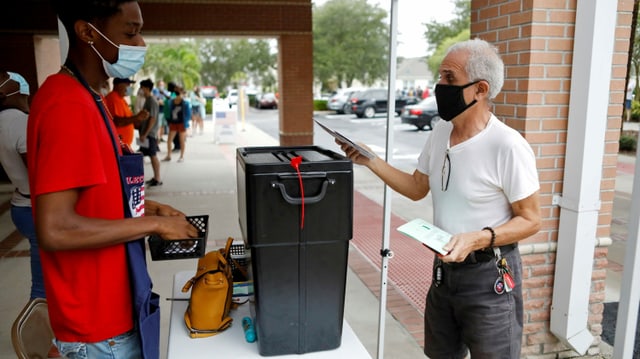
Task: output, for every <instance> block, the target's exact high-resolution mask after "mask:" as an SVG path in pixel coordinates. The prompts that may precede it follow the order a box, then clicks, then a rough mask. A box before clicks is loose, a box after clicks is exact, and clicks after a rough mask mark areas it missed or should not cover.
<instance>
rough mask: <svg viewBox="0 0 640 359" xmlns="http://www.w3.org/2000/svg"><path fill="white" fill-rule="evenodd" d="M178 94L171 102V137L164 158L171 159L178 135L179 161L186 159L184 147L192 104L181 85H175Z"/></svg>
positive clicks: (165, 159)
mask: <svg viewBox="0 0 640 359" xmlns="http://www.w3.org/2000/svg"><path fill="white" fill-rule="evenodd" d="M175 93H176V96H175V97H174V98H173V99H172V100H171V101H170V102H169V114H170V117H169V118H168V119H167V122H168V123H169V138H168V140H167V156H166V157H165V158H163V159H162V160H163V161H165V162H168V161H171V144H172V143H173V140H174V138H175V137H176V135H177V136H178V140H179V144H180V158H178V162H183V161H184V147H185V142H186V139H187V129H188V128H189V122H190V118H191V105H190V104H189V102H188V101H187V100H186V99H185V96H186V93H185V91H184V89H183V88H182V87H180V86H176V87H175Z"/></svg>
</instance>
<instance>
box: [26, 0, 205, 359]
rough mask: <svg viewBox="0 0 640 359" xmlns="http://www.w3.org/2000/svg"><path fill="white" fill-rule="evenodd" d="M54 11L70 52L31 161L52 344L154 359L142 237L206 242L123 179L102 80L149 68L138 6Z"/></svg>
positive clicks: (72, 4)
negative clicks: (103, 98)
mask: <svg viewBox="0 0 640 359" xmlns="http://www.w3.org/2000/svg"><path fill="white" fill-rule="evenodd" d="M53 5H54V8H55V9H56V11H57V14H58V16H59V18H60V19H61V21H62V23H63V24H64V26H65V29H66V31H67V33H68V34H69V54H68V58H67V61H66V62H65V65H64V66H63V67H62V69H61V70H60V72H58V73H57V74H54V75H52V76H50V77H49V78H48V79H47V80H46V81H45V82H44V83H43V85H42V87H41V88H40V89H39V91H38V93H37V94H36V95H35V97H34V99H33V102H32V106H31V113H30V118H29V123H28V130H27V148H28V151H27V154H28V163H29V166H28V169H29V182H30V189H31V201H32V206H33V213H34V218H35V224H36V231H37V236H38V241H39V244H40V254H41V260H42V267H43V272H44V282H45V290H46V294H47V301H48V305H49V317H50V321H51V326H52V328H53V331H54V334H55V337H56V341H55V343H56V345H57V346H58V349H59V350H60V352H61V353H62V354H63V355H64V356H66V357H68V358H76V357H81V358H85V357H88V358H100V359H101V358H139V357H142V358H154V359H155V358H157V357H158V356H159V344H158V343H159V312H160V311H159V308H158V302H157V301H158V297H157V295H156V294H155V293H152V292H151V280H150V278H149V274H148V272H147V270H146V263H145V258H144V242H143V240H142V239H141V238H143V237H144V236H147V235H149V234H152V233H155V234H158V235H160V236H161V237H163V238H165V239H167V240H171V239H181V238H194V237H196V236H197V235H198V234H197V230H196V228H194V227H193V226H192V225H191V224H190V223H189V222H188V221H187V220H186V218H185V216H184V214H183V213H181V212H180V211H178V210H176V209H174V208H172V207H170V206H167V205H163V204H160V203H157V202H153V201H149V200H147V201H146V203H145V201H144V188H143V187H142V185H141V183H144V174H143V173H142V175H140V173H139V172H138V173H137V174H136V175H128V174H127V172H128V170H125V169H124V166H123V165H122V164H123V163H124V162H127V161H125V158H126V157H127V156H125V153H123V151H122V147H121V146H120V145H119V143H118V142H117V135H115V136H114V134H115V126H114V125H113V123H112V119H111V118H110V116H108V114H107V111H106V110H105V109H104V104H103V103H102V97H101V96H100V92H99V90H100V86H101V84H102V83H104V81H105V80H107V79H108V78H109V77H129V76H132V75H133V73H135V72H136V71H138V69H139V68H140V67H141V66H142V63H143V62H144V52H145V49H146V48H145V43H144V40H143V38H142V36H141V34H140V31H141V28H142V24H143V20H142V15H141V12H140V7H139V6H138V3H137V2H136V1H131V0H124V1H123V0H119V1H118V0H115V1H109V2H105V1H101V0H54V1H53ZM131 158H133V157H131ZM142 168H143V167H142ZM131 184H133V185H135V186H131V187H129V185H131ZM125 188H127V191H125V190H124V189H125ZM129 190H131V193H129ZM141 211H144V216H139V217H135V218H127V217H132V216H135V215H140V213H139V212H141ZM131 212H133V213H131Z"/></svg>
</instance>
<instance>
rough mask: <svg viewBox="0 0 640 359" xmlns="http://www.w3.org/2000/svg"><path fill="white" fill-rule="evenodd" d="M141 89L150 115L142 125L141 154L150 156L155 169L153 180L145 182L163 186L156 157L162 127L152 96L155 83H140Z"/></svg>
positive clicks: (144, 105)
mask: <svg viewBox="0 0 640 359" xmlns="http://www.w3.org/2000/svg"><path fill="white" fill-rule="evenodd" d="M140 89H141V90H142V97H143V98H144V99H145V101H144V104H143V107H142V108H143V109H144V110H146V111H147V112H148V113H149V118H147V119H145V120H143V121H142V123H141V124H140V129H139V130H138V131H139V133H140V143H141V145H140V152H142V154H143V155H145V156H149V159H150V160H151V168H153V178H151V179H150V180H148V181H147V182H145V183H146V184H147V185H148V186H149V187H154V186H160V185H162V180H161V179H160V160H159V159H158V156H157V155H156V154H157V152H158V150H159V147H158V139H157V137H156V136H157V135H158V127H159V125H160V123H159V121H158V120H157V119H158V114H159V113H160V112H159V110H158V101H157V100H156V98H155V97H154V96H153V95H152V94H151V90H153V82H152V81H151V79H146V80H142V81H140Z"/></svg>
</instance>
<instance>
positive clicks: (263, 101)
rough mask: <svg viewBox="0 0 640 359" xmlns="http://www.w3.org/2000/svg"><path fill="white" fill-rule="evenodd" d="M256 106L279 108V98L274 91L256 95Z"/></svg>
mask: <svg viewBox="0 0 640 359" xmlns="http://www.w3.org/2000/svg"><path fill="white" fill-rule="evenodd" d="M256 108H278V98H277V97H276V95H275V94H274V93H273V92H269V93H265V94H259V95H257V96H256Z"/></svg>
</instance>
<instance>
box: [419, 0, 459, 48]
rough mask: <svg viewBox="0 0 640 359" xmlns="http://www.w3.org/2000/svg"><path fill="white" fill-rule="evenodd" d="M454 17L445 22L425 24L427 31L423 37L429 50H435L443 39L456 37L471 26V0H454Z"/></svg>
mask: <svg viewBox="0 0 640 359" xmlns="http://www.w3.org/2000/svg"><path fill="white" fill-rule="evenodd" d="M454 12H455V14H456V17H455V18H454V19H453V20H451V21H449V22H446V23H439V22H437V21H431V22H430V23H427V24H425V26H426V27H427V31H426V32H425V33H424V37H425V38H426V39H427V43H428V46H429V49H430V50H435V49H436V48H437V47H438V46H440V44H442V42H444V40H445V39H447V38H450V37H456V36H458V34H459V33H461V32H462V31H464V30H469V29H470V26H471V0H455V10H454Z"/></svg>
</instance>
